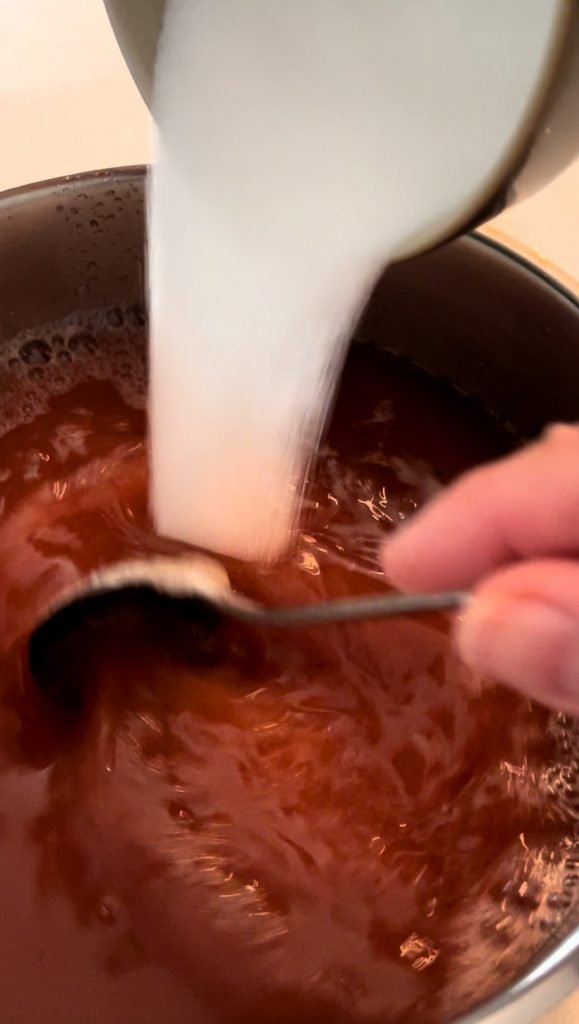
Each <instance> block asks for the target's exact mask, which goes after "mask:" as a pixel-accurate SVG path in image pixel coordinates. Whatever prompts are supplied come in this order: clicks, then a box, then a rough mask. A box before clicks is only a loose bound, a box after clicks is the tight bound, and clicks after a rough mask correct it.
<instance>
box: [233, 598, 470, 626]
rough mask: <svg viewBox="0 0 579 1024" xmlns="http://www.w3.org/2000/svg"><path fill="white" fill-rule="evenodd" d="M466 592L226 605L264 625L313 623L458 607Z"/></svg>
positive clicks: (460, 606)
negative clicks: (277, 605) (285, 605)
mask: <svg viewBox="0 0 579 1024" xmlns="http://www.w3.org/2000/svg"><path fill="white" fill-rule="evenodd" d="M469 598H470V595H469V594H468V593H467V592H466V591H463V590H448V591H440V592H438V593H436V594H378V595H375V594H373V595H372V596H370V597H345V598H337V599H335V600H333V601H318V602H312V604H304V605H293V606H292V607H288V608H263V607H259V606H253V607H252V606H251V605H248V606H245V607H236V608H233V607H231V606H228V609H227V611H228V614H230V615H234V616H235V618H241V619H244V620H245V621H250V622H255V623H259V624H260V625H264V626H265V625H268V626H314V625H323V624H324V623H330V622H353V621H355V620H357V619H380V618H386V617H390V616H393V615H413V614H417V613H420V612H439V611H447V610H449V609H454V608H462V607H463V605H465V604H466V603H467V601H468V600H469Z"/></svg>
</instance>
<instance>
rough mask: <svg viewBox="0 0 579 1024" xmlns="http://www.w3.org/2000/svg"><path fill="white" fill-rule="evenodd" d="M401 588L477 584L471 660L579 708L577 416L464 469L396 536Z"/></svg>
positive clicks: (389, 558)
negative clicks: (503, 453) (500, 456)
mask: <svg viewBox="0 0 579 1024" xmlns="http://www.w3.org/2000/svg"><path fill="white" fill-rule="evenodd" d="M383 564H384V568H385V571H386V573H387V575H388V577H389V578H390V579H391V581H392V583H394V584H395V585H396V586H398V587H400V588H401V589H402V590H416V591H433V590H447V589H449V590H450V589H471V590H472V593H473V599H472V602H471V603H470V604H469V605H468V606H467V607H466V608H465V610H464V612H463V613H462V614H461V615H460V616H459V617H458V619H457V625H456V640H457V643H458V647H459V650H460V653H461V655H462V657H463V658H464V660H465V662H466V663H467V664H468V665H470V666H472V668H474V669H476V670H477V671H479V672H482V673H484V674H485V675H490V676H492V677H494V678H495V679H498V680H500V681H501V682H504V683H508V684H510V685H512V686H514V687H517V688H518V689H520V690H522V691H523V692H524V693H526V694H528V695H529V696H530V697H533V698H534V699H536V700H539V701H541V702H543V703H544V704H549V705H551V706H553V707H555V708H558V709H560V710H565V711H570V712H574V713H579V427H575V426H567V425H556V426H553V427H550V428H549V429H548V430H547V431H546V432H545V434H544V435H543V436H542V437H541V438H540V439H539V440H538V441H536V442H534V443H533V444H530V445H529V446H527V447H526V448H524V449H522V450H521V451H518V452H516V453H515V454H513V455H511V456H509V457H508V458H505V459H501V460H500V461H498V462H495V463H491V464H489V465H487V466H483V467H481V468H480V469H475V470H473V471H472V472H470V473H467V474H466V475H465V476H463V477H462V478H461V479H460V480H458V481H457V482H456V483H455V484H453V485H452V486H451V487H449V488H448V490H446V491H445V492H444V493H443V494H442V495H441V496H440V497H438V498H437V499H435V500H434V501H433V502H432V503H431V504H430V505H428V506H427V507H426V508H425V509H424V510H423V511H422V512H420V513H419V514H418V515H417V516H416V518H415V519H413V520H412V522H411V523H409V525H408V526H406V527H404V528H403V529H402V530H401V531H400V532H399V533H397V534H395V535H394V537H393V538H392V539H391V540H389V541H388V543H387V545H386V546H385V548H384V552H383Z"/></svg>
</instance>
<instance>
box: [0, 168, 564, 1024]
mask: <svg viewBox="0 0 579 1024" xmlns="http://www.w3.org/2000/svg"><path fill="white" fill-rule="evenodd" d="M144 188H145V172H144V170H143V169H142V168H125V169H120V170H112V171H101V172H96V173H93V174H84V175H79V176H75V177H71V178H65V179H61V180H56V181H51V182H45V183H42V184H39V185H33V186H27V187H25V188H21V189H14V190H12V191H11V192H6V193H4V194H3V195H2V196H0V344H5V343H7V342H8V341H9V340H10V339H11V338H12V337H14V335H16V334H18V333H19V332H20V331H22V330H24V329H26V328H30V327H35V326H40V325H42V324H44V323H46V322H49V321H53V320H59V319H61V318H64V317H66V316H68V315H70V314H71V313H73V312H75V311H81V310H94V309H98V308H100V307H109V306H127V305H133V304H143V305H144V304H145V294H146V290H145V279H144V263H145V226H144V203H145V197H144ZM358 340H359V341H361V342H366V343H371V344H373V345H379V346H382V347H384V348H387V349H389V350H390V351H393V352H395V353H397V354H399V355H401V356H405V357H407V358H409V359H411V360H413V361H414V362H415V363H416V364H418V365H419V366H421V367H423V368H424V369H425V370H427V371H429V372H430V373H433V374H435V375H437V376H438V377H440V378H444V379H445V380H447V381H449V382H451V383H452V385H453V386H455V387H456V388H459V389H460V390H461V391H462V392H463V393H464V394H466V395H467V396H470V397H471V398H472V399H473V400H475V401H477V402H480V403H483V404H484V405H485V406H486V408H487V409H489V410H490V411H491V412H492V413H493V414H494V415H495V416H496V417H498V418H499V419H500V420H502V421H503V422H506V423H508V424H510V426H511V427H512V428H513V429H514V431H516V433H517V434H518V435H519V436H523V437H527V436H532V435H533V434H536V433H537V432H538V431H540V430H541V428H542V427H543V426H544V424H545V423H547V422H549V421H552V420H569V421H576V420H578V419H579V372H578V367H579V304H578V303H577V301H576V300H575V299H574V298H573V296H572V295H570V294H569V293H568V292H566V291H565V290H564V289H563V288H561V287H560V286H559V285H558V284H556V283H555V282H554V281H552V280H550V279H549V278H548V277H546V276H545V275H544V274H543V273H541V272H540V271H539V270H537V269H536V268H534V267H532V266H531V265H530V264H528V263H526V262H525V261H524V260H522V259H520V258H519V257H517V256H515V255H514V254H512V253H509V252H508V251H507V250H505V249H502V248H500V247H499V246H497V245H495V244H494V243H492V242H489V241H487V240H486V239H483V238H480V237H465V238H460V239H458V240H456V241H454V242H452V243H450V244H448V245H447V246H445V247H444V248H440V249H438V250H436V251H434V252H431V253H429V254H427V255H423V256H420V257H418V258H415V259H414V260H411V261H407V262H405V263H402V264H398V265H397V266H395V267H392V268H391V269H390V270H388V272H387V273H386V275H385V276H384V278H383V279H382V280H381V281H380V283H379V285H378V287H377V289H376V291H375V294H374V296H373V298H372V301H371V302H370V305H369V307H368V310H367V312H366V315H365V316H364V318H363V321H362V323H361V325H360V328H359V339H358ZM571 799H572V795H571ZM577 800H578V801H579V794H578V796H577ZM578 878H579V873H578V872H576V871H575V872H571V873H570V874H569V878H568V883H569V901H568V902H569V910H568V912H567V915H566V917H565V918H564V919H563V921H562V923H561V926H560V931H559V932H558V934H557V935H556V936H555V937H548V936H546V939H545V946H544V948H543V950H542V952H541V953H540V955H539V956H538V957H536V958H535V959H534V960H533V961H532V962H530V963H528V964H525V965H524V967H523V969H522V970H521V971H520V973H519V975H518V976H517V977H516V978H515V980H514V981H513V982H512V983H511V984H510V985H509V987H508V988H505V989H504V990H502V991H501V992H500V993H499V994H498V995H495V996H494V997H493V998H492V999H490V1000H488V1001H486V1002H485V1003H484V1004H482V1005H480V1006H478V1007H475V1008H473V1009H472V1011H471V1012H470V1013H469V1014H468V1015H467V1016H466V1017H462V1018H461V1021H460V1024H476V1022H482V1021H484V1022H485V1024H525V1022H530V1021H532V1020H535V1019H536V1018H537V1016H538V1015H540V1014H541V1013H542V1012H544V1011H545V1010H546V1009H547V1008H548V1007H550V1006H552V1005H554V1004H555V1003H556V1002H557V1001H558V1000H559V999H561V998H562V997H563V996H565V995H566V994H567V993H568V992H570V991H571V990H572V989H573V988H574V987H575V986H576V985H577V983H578V982H579V912H578V911H577V909H576V907H575V906H574V903H573V899H572V890H573V886H574V885H575V881H576V880H577V879H578ZM457 1024H458V1022H457Z"/></svg>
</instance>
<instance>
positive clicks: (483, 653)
mask: <svg viewBox="0 0 579 1024" xmlns="http://www.w3.org/2000/svg"><path fill="white" fill-rule="evenodd" d="M456 639H457V643H458V647H459V651H460V653H461V656H462V658H463V659H464V661H465V662H466V663H467V665H469V666H471V667H472V668H474V669H475V670H476V671H478V672H481V673H482V674H484V675H489V676H492V677H493V678H494V679H496V680H498V681H499V682H502V683H507V684H509V685H511V686H514V687H516V688H517V689H519V690H522V691H523V692H524V693H525V694H527V695H528V696H529V697H532V698H533V699H534V700H537V701H540V702H541V703H542V704H547V705H549V706H550V707H553V708H556V709H557V710H560V711H568V712H571V713H574V714H577V713H579V562H572V561H560V560H555V559H550V560H544V561H537V562H528V563H525V564H520V565H515V566H512V567H511V568H508V569H504V570H502V571H501V572H498V573H495V574H494V575H493V576H490V577H487V578H486V580H485V581H484V583H482V584H481V585H480V586H479V587H478V588H477V589H476V590H475V591H474V595H473V599H472V602H471V603H470V604H469V605H468V606H467V608H466V609H465V611H464V613H463V614H462V615H461V616H460V617H459V619H458V622H457V627H456Z"/></svg>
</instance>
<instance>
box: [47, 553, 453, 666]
mask: <svg viewBox="0 0 579 1024" xmlns="http://www.w3.org/2000/svg"><path fill="white" fill-rule="evenodd" d="M130 591H133V592H141V593H143V592H146V591H149V592H152V593H153V594H155V593H156V594H158V595H160V596H162V597H163V598H165V599H167V598H169V599H171V600H174V601H176V602H181V603H183V602H188V603H189V604H190V605H191V609H192V610H191V614H192V616H195V614H196V612H195V604H196V602H199V604H198V605H197V615H199V609H200V608H201V607H202V606H203V605H205V606H207V607H208V608H211V609H213V610H214V611H216V612H218V613H221V614H222V615H225V616H229V617H231V618H233V619H237V620H239V621H242V622H248V623H253V624H254V625H257V626H263V627H267V626H288V627H290V626H294V627H297V626H312V625H323V624H325V623H336V622H344V621H354V620H356V619H377V618H382V617H385V616H393V615H409V614H416V613H421V612H433V611H444V610H448V609H452V608H460V607H461V606H462V605H464V604H465V603H466V602H467V601H468V597H469V595H468V594H467V593H466V592H463V591H447V592H439V593H435V594H370V595H368V596H367V597H351V598H349V597H346V598H336V599H334V600H330V601H318V602H312V603H311V604H305V605H290V606H286V607H266V606H265V605H262V604H258V603H257V602H255V601H251V600H250V599H249V598H247V597H243V596H242V595H240V594H237V593H235V592H234V591H233V590H232V588H231V584H230V582H229V577H228V575H227V572H226V571H225V569H224V568H223V566H222V565H221V564H220V563H219V562H216V561H215V560H213V559H212V558H208V557H205V556H201V555H194V556H188V557H169V556H157V557H152V558H147V559H135V560H132V561H126V562H118V563H116V564H113V565H110V566H107V567H106V568H104V569H99V570H97V571H96V572H93V573H91V574H90V575H88V576H87V577H85V578H84V579H83V580H81V581H80V582H79V583H78V584H77V585H75V586H73V587H71V588H70V589H69V590H66V591H64V592H63V593H62V594H61V595H59V597H58V598H57V599H56V600H55V601H54V603H53V604H51V605H50V606H48V607H47V608H46V609H45V611H44V613H43V614H42V616H41V618H40V620H39V622H38V623H37V625H36V626H35V628H34V629H33V631H32V633H31V635H30V637H29V642H28V643H29V660H30V664H31V667H32V670H33V673H34V674H38V673H39V671H40V669H39V666H41V665H42V662H43V656H44V652H45V651H46V650H47V649H48V645H50V644H51V643H52V640H53V637H54V636H55V635H59V636H63V635H66V630H67V626H68V625H70V626H71V627H72V626H73V625H77V624H78V622H79V618H81V619H82V617H83V616H85V615H86V616H88V615H89V614H90V612H91V610H94V608H95V607H96V605H97V604H98V605H99V606H102V603H103V600H105V601H106V599H107V596H109V597H111V598H112V597H116V598H118V597H119V595H122V594H123V593H127V594H128V593H129V592H130Z"/></svg>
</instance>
